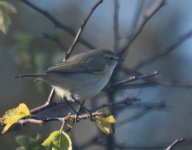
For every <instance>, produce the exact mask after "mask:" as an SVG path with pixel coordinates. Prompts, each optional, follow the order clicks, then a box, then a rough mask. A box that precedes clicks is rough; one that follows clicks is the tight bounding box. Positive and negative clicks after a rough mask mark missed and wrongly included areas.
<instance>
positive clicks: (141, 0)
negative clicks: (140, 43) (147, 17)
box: [127, 0, 144, 39]
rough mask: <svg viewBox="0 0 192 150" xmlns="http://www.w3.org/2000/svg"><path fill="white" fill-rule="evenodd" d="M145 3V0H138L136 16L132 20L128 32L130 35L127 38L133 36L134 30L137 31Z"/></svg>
mask: <svg viewBox="0 0 192 150" xmlns="http://www.w3.org/2000/svg"><path fill="white" fill-rule="evenodd" d="M143 3H144V0H137V8H136V9H135V13H134V17H133V20H132V21H131V25H130V27H129V33H128V34H127V35H128V36H127V39H129V38H130V37H131V36H132V34H133V32H134V31H135V28H136V26H137V24H138V21H139V18H140V15H141V10H142V7H143Z"/></svg>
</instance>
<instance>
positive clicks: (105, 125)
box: [96, 115, 116, 134]
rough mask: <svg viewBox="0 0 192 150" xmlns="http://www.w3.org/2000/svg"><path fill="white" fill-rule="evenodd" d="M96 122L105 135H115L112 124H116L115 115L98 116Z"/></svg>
mask: <svg viewBox="0 0 192 150" xmlns="http://www.w3.org/2000/svg"><path fill="white" fill-rule="evenodd" d="M96 122H97V126H98V127H99V129H100V130H101V131H103V132H104V133H105V134H111V133H113V127H112V124H114V123H115V122H116V120H115V118H114V116H113V115H110V116H108V117H101V116H96Z"/></svg>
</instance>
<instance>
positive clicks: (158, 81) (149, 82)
mask: <svg viewBox="0 0 192 150" xmlns="http://www.w3.org/2000/svg"><path fill="white" fill-rule="evenodd" d="M121 71H122V72H123V73H125V74H126V75H127V74H128V75H134V76H142V75H144V74H143V73H141V72H138V71H136V70H134V69H129V68H126V67H124V66H121ZM143 80H144V81H145V82H144V83H141V84H140V83H139V84H133V85H130V84H127V85H126V84H125V85H123V86H120V87H119V88H121V89H122V88H137V87H139V86H142V87H144V86H155V85H161V86H167V87H178V88H192V83H188V82H182V81H177V80H168V79H162V78H143Z"/></svg>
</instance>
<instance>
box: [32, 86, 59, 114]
mask: <svg viewBox="0 0 192 150" xmlns="http://www.w3.org/2000/svg"><path fill="white" fill-rule="evenodd" d="M54 96H55V90H54V88H52V89H51V91H50V93H49V96H48V99H47V101H46V102H45V104H43V105H41V106H37V107H35V108H33V109H31V110H30V112H31V113H32V114H35V113H38V112H39V111H41V110H43V109H45V108H47V107H49V105H51V104H52V103H53V97H54Z"/></svg>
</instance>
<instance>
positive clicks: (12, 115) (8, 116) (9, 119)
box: [0, 103, 31, 133]
mask: <svg viewBox="0 0 192 150" xmlns="http://www.w3.org/2000/svg"><path fill="white" fill-rule="evenodd" d="M30 115H31V114H30V112H29V109H28V107H27V106H26V105H25V104H24V103H21V104H19V106H18V107H16V108H13V109H10V110H8V111H6V112H5V114H4V115H3V117H2V118H0V122H1V123H3V124H5V127H4V129H3V131H2V133H5V132H7V131H8V130H9V128H10V127H11V126H12V125H14V124H15V123H17V122H18V120H20V119H21V118H23V117H27V116H30Z"/></svg>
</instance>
